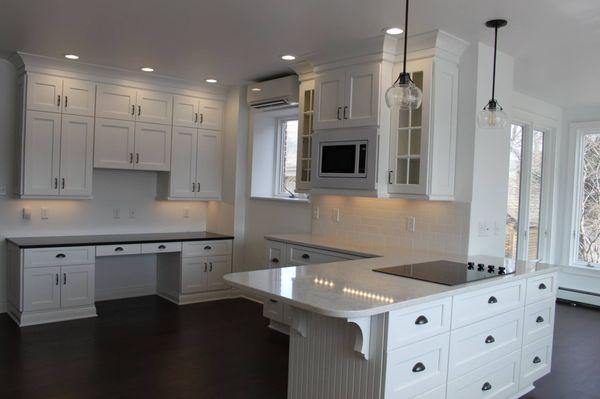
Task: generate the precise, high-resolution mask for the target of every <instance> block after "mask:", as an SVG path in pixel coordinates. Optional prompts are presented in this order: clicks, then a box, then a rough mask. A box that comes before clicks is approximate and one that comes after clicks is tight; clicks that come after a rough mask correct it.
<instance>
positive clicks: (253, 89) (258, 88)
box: [250, 87, 262, 92]
mask: <svg viewBox="0 0 600 399" xmlns="http://www.w3.org/2000/svg"><path fill="white" fill-rule="evenodd" d="M250 91H255V92H259V91H262V89H261V88H260V87H253V88H251V89H250Z"/></svg>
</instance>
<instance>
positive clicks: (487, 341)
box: [485, 335, 496, 344]
mask: <svg viewBox="0 0 600 399" xmlns="http://www.w3.org/2000/svg"><path fill="white" fill-rule="evenodd" d="M494 342H496V338H494V337H492V336H491V335H488V336H487V338H486V339H485V343H486V344H493V343H494Z"/></svg>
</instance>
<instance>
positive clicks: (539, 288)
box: [527, 273, 557, 304]
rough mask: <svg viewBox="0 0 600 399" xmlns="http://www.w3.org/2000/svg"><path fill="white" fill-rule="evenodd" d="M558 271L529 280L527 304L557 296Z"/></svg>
mask: <svg viewBox="0 0 600 399" xmlns="http://www.w3.org/2000/svg"><path fill="white" fill-rule="evenodd" d="M556 289H557V287H556V273H555V274H549V275H545V276H539V277H533V278H530V279H528V280H527V304H530V303H534V302H538V301H543V300H544V299H549V298H554V297H556Z"/></svg>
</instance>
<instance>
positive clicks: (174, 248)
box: [142, 242, 181, 254]
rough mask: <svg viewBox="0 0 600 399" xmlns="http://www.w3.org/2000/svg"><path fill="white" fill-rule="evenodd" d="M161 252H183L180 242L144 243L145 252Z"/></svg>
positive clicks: (143, 249) (143, 251)
mask: <svg viewBox="0 0 600 399" xmlns="http://www.w3.org/2000/svg"><path fill="white" fill-rule="evenodd" d="M161 252H181V243H180V242H153V243H149V244H142V253H143V254H157V253H161Z"/></svg>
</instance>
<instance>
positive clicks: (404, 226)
mask: <svg viewBox="0 0 600 399" xmlns="http://www.w3.org/2000/svg"><path fill="white" fill-rule="evenodd" d="M316 206H318V207H319V219H314V218H313V223H312V233H313V234H316V235H324V236H327V237H333V238H335V239H337V240H341V241H343V242H345V243H347V244H351V245H356V246H359V247H362V248H371V249H391V248H412V249H417V250H423V251H428V252H443V253H448V254H457V255H463V254H466V253H467V241H468V228H469V204H467V203H463V202H443V201H425V200H404V199H375V198H361V197H342V196H329V195H324V196H314V197H313V209H314V207H316ZM334 209H339V213H340V221H339V223H337V222H336V221H335V218H334ZM411 216H412V217H414V218H415V222H416V223H415V231H414V232H413V231H410V229H409V226H408V218H409V217H411Z"/></svg>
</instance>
